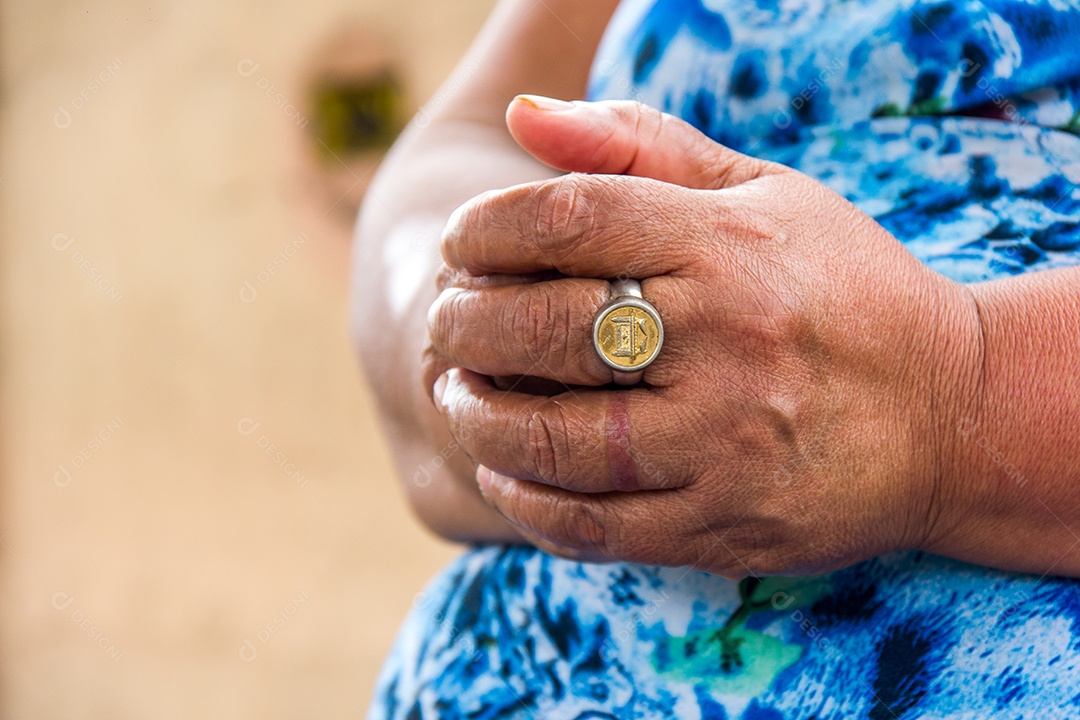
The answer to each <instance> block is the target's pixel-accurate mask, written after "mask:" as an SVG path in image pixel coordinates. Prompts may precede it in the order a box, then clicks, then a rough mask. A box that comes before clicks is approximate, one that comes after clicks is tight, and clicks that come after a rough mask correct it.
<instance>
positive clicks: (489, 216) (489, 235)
mask: <svg viewBox="0 0 1080 720" xmlns="http://www.w3.org/2000/svg"><path fill="white" fill-rule="evenodd" d="M724 192H727V191H719V192H718V193H716V197H713V198H711V200H712V201H711V202H709V203H708V204H707V205H706V204H703V203H702V202H701V200H702V198H701V197H700V194H699V193H698V191H693V190H687V189H686V188H680V187H678V186H676V185H671V184H668V183H662V182H659V181H657V180H649V179H644V178H628V177H622V176H618V175H579V174H574V175H564V176H562V177H559V178H554V179H551V180H544V181H540V182H535V183H528V184H526V185H517V186H515V187H512V188H507V189H505V190H496V191H492V192H488V193H484V194H482V195H478V196H477V197H475V198H473V199H472V200H470V201H469V202H467V203H465V204H464V205H462V206H461V207H459V208H458V209H457V210H455V211H454V214H453V215H452V216H451V217H450V220H449V221H448V222H447V225H446V229H445V230H444V232H443V237H442V253H443V258H444V260H445V261H446V263H447V265H449V266H450V267H452V268H455V269H457V270H464V271H465V272H467V273H468V274H470V275H490V274H493V273H494V274H499V273H502V274H512V275H520V274H526V273H534V272H541V271H544V270H557V271H559V272H561V273H563V274H564V275H571V276H574V277H594V278H611V277H619V276H625V277H637V278H643V277H653V276H656V275H664V274H667V273H671V272H674V271H676V270H680V269H682V268H685V267H686V266H687V265H690V264H692V263H693V262H694V261H695V260H697V259H699V258H700V257H701V256H702V255H705V254H706V251H707V250H708V249H709V248H706V247H704V246H705V245H712V244H713V243H714V242H715V240H714V239H713V238H714V237H715V235H716V234H723V233H725V232H728V231H730V232H739V233H745V227H746V223H747V218H748V217H751V215H750V214H749V213H747V212H746V210H745V209H742V205H743V204H744V203H745V200H743V199H742V198H735V197H732V198H731V199H730V202H725V198H724V197H723V196H722V195H721V193H724Z"/></svg>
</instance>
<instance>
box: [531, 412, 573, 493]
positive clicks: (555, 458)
mask: <svg viewBox="0 0 1080 720" xmlns="http://www.w3.org/2000/svg"><path fill="white" fill-rule="evenodd" d="M555 408H556V409H555V411H554V412H553V413H551V414H546V413H544V412H539V411H537V412H534V413H533V414H532V415H530V416H529V420H528V423H527V424H526V442H527V445H528V450H527V454H528V458H529V461H530V465H531V467H532V469H533V471H534V472H535V474H536V476H537V478H538V479H540V480H542V481H544V482H547V483H551V484H553V485H558V486H560V487H565V484H566V483H568V482H569V480H570V478H569V477H568V476H566V472H567V470H566V469H567V468H569V467H571V462H570V445H569V439H568V437H567V436H568V432H567V431H568V429H569V428H568V427H567V421H566V414H565V411H563V410H562V409H561V408H559V407H558V406H555Z"/></svg>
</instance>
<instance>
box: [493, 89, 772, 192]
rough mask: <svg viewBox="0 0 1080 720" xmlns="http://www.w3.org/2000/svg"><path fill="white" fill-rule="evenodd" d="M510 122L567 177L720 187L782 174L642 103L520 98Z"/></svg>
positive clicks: (518, 136)
mask: <svg viewBox="0 0 1080 720" xmlns="http://www.w3.org/2000/svg"><path fill="white" fill-rule="evenodd" d="M506 125H507V127H508V128H509V129H510V134H511V135H513V136H514V139H515V140H517V143H518V145H520V146H521V147H522V148H524V149H525V150H526V151H528V152H529V153H530V154H531V155H533V157H535V158H536V159H537V160H539V161H541V162H543V163H545V164H546V165H550V166H551V167H553V168H555V169H557V170H562V171H565V172H582V173H596V174H604V175H635V176H638V177H647V178H652V179H653V180H661V181H663V182H669V183H673V184H676V185H682V186H684V187H688V188H694V189H698V190H715V189H719V188H724V187H731V186H733V185H739V184H741V183H744V182H747V181H749V180H753V179H754V178H757V177H761V176H762V175H769V174H773V173H776V172H779V171H780V170H781V169H783V166H781V165H776V164H775V163H770V162H766V161H764V160H758V159H756V158H752V157H750V156H748V155H743V154H742V153H738V152H735V151H734V150H731V149H730V148H727V147H725V146H723V145H721V144H719V143H716V142H713V141H712V140H710V139H709V138H708V137H706V136H705V135H703V134H702V133H701V132H700V131H698V130H697V129H696V128H694V127H693V126H692V125H690V124H689V123H686V122H683V121H682V120H680V119H678V118H676V117H673V116H671V115H667V114H665V113H662V112H660V111H659V110H656V109H654V108H651V107H649V106H647V105H643V104H641V103H636V102H626V101H604V102H584V101H579V102H573V103H569V102H564V101H562V100H553V99H551V98H546V97H541V96H538V95H518V96H517V97H516V98H514V100H513V102H511V103H510V107H508V108H507V110H506Z"/></svg>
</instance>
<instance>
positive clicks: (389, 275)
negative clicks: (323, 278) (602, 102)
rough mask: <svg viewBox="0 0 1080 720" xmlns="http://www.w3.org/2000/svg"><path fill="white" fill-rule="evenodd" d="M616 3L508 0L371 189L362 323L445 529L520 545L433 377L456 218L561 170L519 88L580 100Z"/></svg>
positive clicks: (426, 498) (360, 241) (417, 506)
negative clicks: (535, 141)
mask: <svg viewBox="0 0 1080 720" xmlns="http://www.w3.org/2000/svg"><path fill="white" fill-rule="evenodd" d="M617 4H618V2H617V0H589V2H579V1H578V0H545V2H542V3H536V2H534V1H533V0H503V2H500V3H499V5H498V7H497V8H496V10H495V12H494V13H493V14H492V16H491V18H490V19H489V20H488V22H487V24H486V26H485V27H484V29H483V31H482V32H481V34H480V35H479V37H478V38H477V40H476V41H475V43H474V44H473V47H472V48H471V49H470V51H469V52H468V53H467V55H466V56H465V58H464V59H463V60H462V62H461V63H460V65H459V66H458V68H457V70H456V71H455V73H454V75H453V76H452V77H451V79H450V80H448V81H447V83H446V84H445V85H444V86H443V88H442V89H441V90H440V91H439V92H438V94H437V95H436V96H435V98H434V99H433V100H432V101H431V102H430V103H429V106H428V108H426V109H425V111H424V113H422V114H421V115H420V116H418V118H419V119H418V120H414V121H413V123H412V124H411V125H410V127H409V128H408V129H407V130H406V131H405V133H404V134H403V135H402V137H401V139H400V140H399V141H398V143H397V144H396V145H395V147H394V149H393V150H392V151H391V153H390V155H389V156H388V157H387V158H386V160H385V162H384V163H383V166H382V168H381V169H380V171H379V175H378V177H377V178H376V179H375V181H374V183H373V184H372V186H371V189H370V190H369V191H368V195H367V198H366V200H365V203H364V207H363V208H362V210H361V214H360V219H359V223H358V227H357V238H356V251H355V261H354V273H353V298H352V327H353V331H354V338H355V342H356V345H357V349H358V351H359V353H360V356H361V359H362V361H363V364H364V367H365V370H366V372H367V376H368V379H369V381H370V383H371V386H372V388H373V389H374V391H375V395H376V399H377V402H378V406H379V413H380V416H381V418H382V421H383V424H384V426H385V428H386V430H387V433H388V437H389V440H390V445H391V451H392V454H393V456H394V460H395V462H396V464H397V467H398V473H399V477H400V479H401V481H402V483H403V485H404V488H405V490H406V493H407V495H408V497H409V500H410V502H411V504H412V506H413V508H414V510H415V511H416V513H417V514H418V515H419V517H420V518H421V520H423V521H424V522H425V523H426V524H427V525H428V526H429V527H431V529H433V530H434V531H435V532H437V533H439V534H440V535H443V536H445V537H447V538H449V539H453V540H505V541H513V540H517V541H520V535H519V534H518V533H517V532H516V531H515V530H513V529H512V527H511V526H510V525H509V523H507V522H506V521H505V520H503V519H502V518H501V517H500V516H499V515H498V514H497V513H495V512H494V511H493V510H492V509H491V508H490V507H488V506H487V505H486V504H485V503H484V501H483V500H482V498H481V496H480V493H479V491H478V490H477V488H476V481H475V475H474V473H475V466H474V465H473V463H472V461H471V460H469V458H468V457H467V456H466V454H465V453H464V452H463V451H462V450H461V449H460V448H459V446H458V445H457V443H456V442H455V441H454V440H453V439H452V438H451V436H450V434H449V432H448V431H447V429H446V423H445V421H444V420H443V419H442V418H441V417H440V416H439V415H438V414H437V413H436V412H435V410H434V409H433V407H432V405H431V401H430V399H429V397H428V392H429V391H430V383H428V387H425V386H424V381H423V374H424V372H423V368H422V367H421V356H422V353H423V350H424V345H425V339H426V327H425V323H426V317H427V312H428V307H429V306H430V304H431V303H432V301H433V300H434V299H435V297H436V295H437V291H436V285H435V275H436V272H437V270H438V268H439V266H440V260H439V237H440V235H441V234H442V229H443V226H444V225H445V222H446V219H447V218H448V217H449V216H450V213H451V212H452V211H453V210H454V208H456V207H457V206H458V205H460V204H461V203H463V202H465V201H466V200H468V199H469V198H471V197H473V196H474V195H477V194H479V193H481V192H484V191H487V190H491V189H494V188H501V187H506V186H508V185H514V184H518V183H522V182H528V181H532V180H539V179H543V178H546V177H552V176H553V175H554V174H555V173H554V171H552V170H551V169H550V168H547V167H545V166H544V165H542V164H540V163H538V162H537V161H535V160H533V159H532V158H531V157H530V156H529V155H528V154H526V153H525V152H523V151H522V150H521V149H520V148H519V147H518V146H517V145H516V143H514V141H513V139H512V138H511V137H510V135H509V133H508V132H507V130H506V127H505V124H504V121H503V116H504V113H505V109H506V106H507V105H508V104H509V102H510V100H511V99H512V98H513V97H514V95H516V94H518V93H540V94H547V95H553V96H556V97H581V96H582V95H583V94H584V90H585V83H586V79H587V76H588V69H589V65H590V63H591V61H592V58H593V55H594V53H595V50H596V46H597V44H598V43H599V40H600V36H601V34H602V32H603V29H604V27H605V26H606V25H607V21H608V19H609V18H610V16H611V13H612V12H613V11H614V9H615V6H616V5H617Z"/></svg>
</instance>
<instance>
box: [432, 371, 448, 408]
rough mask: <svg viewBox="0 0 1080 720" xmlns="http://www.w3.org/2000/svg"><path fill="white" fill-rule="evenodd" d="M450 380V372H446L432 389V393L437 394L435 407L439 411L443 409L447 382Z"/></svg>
mask: <svg viewBox="0 0 1080 720" xmlns="http://www.w3.org/2000/svg"><path fill="white" fill-rule="evenodd" d="M449 381H450V373H449V372H444V373H443V374H442V375H440V376H439V379H438V380H436V381H435V387H433V388H432V389H431V394H432V395H434V396H435V407H436V409H437V410H438V411H439V412H442V410H443V402H442V396H443V393H444V392H446V383H448V382H449Z"/></svg>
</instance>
